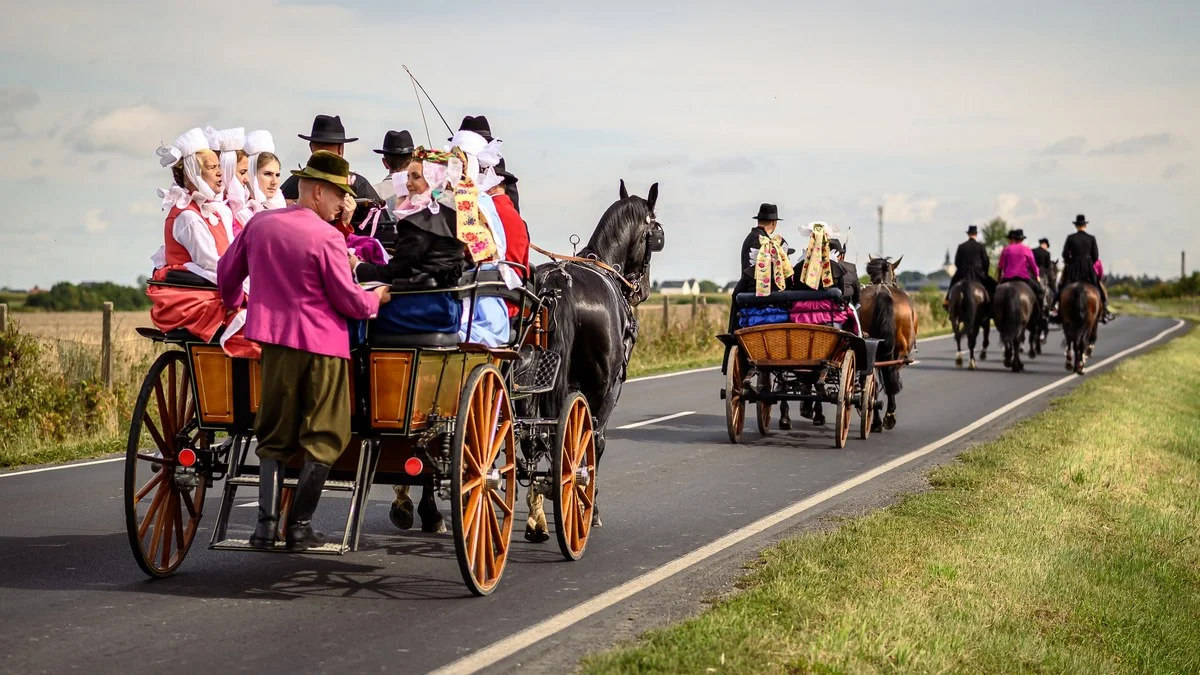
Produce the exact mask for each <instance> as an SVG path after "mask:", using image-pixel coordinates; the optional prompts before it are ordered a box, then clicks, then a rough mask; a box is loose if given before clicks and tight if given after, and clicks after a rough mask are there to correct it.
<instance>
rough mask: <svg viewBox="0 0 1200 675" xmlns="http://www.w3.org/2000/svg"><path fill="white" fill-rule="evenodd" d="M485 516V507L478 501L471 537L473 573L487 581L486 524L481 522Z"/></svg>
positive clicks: (481, 579)
mask: <svg viewBox="0 0 1200 675" xmlns="http://www.w3.org/2000/svg"><path fill="white" fill-rule="evenodd" d="M486 517H487V508H486V507H485V505H484V504H482V503H479V504H478V506H477V507H476V513H475V528H474V529H475V536H474V537H473V538H472V540H473V542H474V544H475V547H474V549H473V552H474V554H475V556H474V560H475V574H476V577H477V578H478V579H479V580H480V581H487V563H486V562H485V560H486V559H485V557H484V549H485V547H486V546H487V526H485V525H484V524H483V523H482V522H480V521H482V520H483V519H484V518H486Z"/></svg>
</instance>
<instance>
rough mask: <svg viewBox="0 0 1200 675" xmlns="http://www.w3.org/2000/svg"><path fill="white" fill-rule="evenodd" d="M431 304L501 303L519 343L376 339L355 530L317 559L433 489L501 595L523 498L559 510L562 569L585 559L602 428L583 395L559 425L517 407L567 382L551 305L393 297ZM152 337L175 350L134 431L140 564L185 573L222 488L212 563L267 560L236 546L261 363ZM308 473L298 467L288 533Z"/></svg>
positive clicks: (361, 394) (475, 578)
mask: <svg viewBox="0 0 1200 675" xmlns="http://www.w3.org/2000/svg"><path fill="white" fill-rule="evenodd" d="M152 283H157V282H152ZM164 283H170V282H169V281H167V282H164ZM209 288H214V287H211V286H210V287H209ZM214 292H215V289H214ZM421 293H451V294H453V295H454V296H455V297H456V298H458V299H468V300H470V301H471V302H472V304H473V303H474V301H475V300H476V299H477V298H480V297H484V296H498V297H502V298H504V299H505V300H507V301H509V302H511V303H513V304H515V305H517V306H518V307H519V308H520V311H519V312H518V313H517V315H516V317H515V318H514V320H513V331H512V336H513V337H512V339H511V340H510V342H509V343H507V344H505V345H502V346H501V347H500V348H494V349H493V348H488V347H484V346H482V345H474V344H459V342H458V338H457V334H456V333H427V334H415V335H388V334H377V333H374V332H371V331H369V329H368V331H367V334H366V339H365V341H363V342H362V343H361V344H359V345H357V346H356V347H355V348H354V349H353V350H352V356H351V366H352V367H351V375H350V391H351V401H352V404H353V413H352V428H353V432H354V441H352V442H351V444H350V446H349V448H348V449H347V450H346V451H345V452H344V453H343V454H342V455H341V457H340V458H339V459H338V461H337V463H336V464H335V465H334V466H333V469H332V471H331V472H330V475H329V480H328V481H327V482H326V484H325V488H326V489H327V490H331V491H344V492H348V493H349V500H348V514H347V517H346V526H345V530H344V533H343V534H342V537H341V540H340V541H334V542H330V543H327V544H325V545H324V546H321V547H319V548H314V549H310V551H309V552H312V553H328V554H342V553H345V552H347V551H354V550H357V548H358V545H359V539H360V535H361V532H362V526H363V519H364V515H365V511H366V507H367V499H368V494H369V492H370V488H371V486H372V485H379V484H384V485H424V486H427V487H432V488H433V489H435V490H436V491H437V492H438V494H439V495H440V496H442V497H443V498H445V499H448V500H449V502H450V505H451V515H450V519H451V524H452V532H453V539H454V546H455V552H456V555H457V559H458V565H459V569H460V571H461V573H462V577H463V580H464V582H465V583H466V585H467V586H468V588H469V589H470V590H471V591H472V592H473V593H475V594H477V595H486V594H488V593H490V592H491V591H492V590H493V589H494V588H495V587H496V585H497V583H498V582H499V581H500V578H501V575H502V574H503V572H504V567H505V563H506V562H507V559H508V552H509V541H510V534H511V532H512V526H513V518H514V501H515V497H516V492H517V485H518V483H521V484H523V485H526V486H528V489H530V490H534V491H537V492H538V493H539V494H544V495H546V496H547V497H549V499H550V500H551V501H552V503H553V504H554V516H555V520H556V523H557V527H556V530H557V538H558V543H559V547H560V549H561V550H562V553H563V555H564V556H565V557H566V558H568V559H571V560H575V559H578V558H579V557H580V556H581V555H582V554H583V552H584V549H585V547H586V546H587V541H588V535H589V533H590V529H591V523H592V511H593V508H594V500H595V493H596V481H595V467H596V450H595V441H594V438H593V424H594V421H593V417H592V413H591V411H590V409H589V407H588V403H587V400H586V399H585V398H584V397H583V396H582V395H580V394H578V393H571V394H570V395H569V396H568V397H567V398H566V401H565V403H564V404H563V405H562V406H561V408H560V410H559V411H558V415H557V416H556V417H549V418H545V417H533V416H528V417H526V416H520V415H519V414H518V413H517V412H515V411H516V410H519V409H521V408H525V407H528V408H530V409H534V410H536V409H537V408H538V406H520V407H514V402H519V401H520V400H522V399H527V398H529V397H531V396H534V395H536V394H538V393H541V392H545V391H549V390H550V389H551V388H552V387H553V384H554V380H555V377H556V374H557V371H558V367H559V360H558V358H557V355H556V354H555V353H553V352H552V351H551V350H549V349H547V338H548V329H549V326H548V323H549V320H548V316H549V313H548V307H547V305H548V300H547V298H546V297H544V296H542V295H539V294H538V293H537V292H536V291H535V290H534V289H533V288H532V287H531V286H530V285H526V286H521V287H518V288H515V289H510V288H508V286H507V285H506V284H505V283H504V282H503V281H502V279H501V278H500V275H499V274H498V273H497V272H496V271H495V270H492V271H483V272H480V271H478V270H475V271H472V272H469V273H468V274H467V275H466V276H464V277H463V279H462V280H461V282H460V283H459V285H458V286H456V287H455V288H451V289H445V288H440V289H430V288H411V287H403V286H400V285H395V284H394V285H393V287H392V294H393V298H397V297H403V296H405V295H412V294H421ZM139 332H140V333H141V334H142V335H143V336H145V337H147V338H149V339H151V340H154V341H156V342H160V343H163V344H165V345H167V346H168V347H169V349H168V350H167V351H166V352H164V353H163V354H162V355H161V356H160V357H159V358H158V359H157V360H156V361H155V362H154V364H153V365H152V366H151V367H150V370H149V372H148V373H147V375H146V378H145V380H144V382H143V385H142V388H141V392H140V394H139V396H138V398H137V402H136V406H135V408H134V412H133V419H132V422H131V424H130V430H129V445H128V450H127V453H128V454H127V460H126V469H125V506H126V524H127V528H128V532H129V541H130V544H131V546H132V549H133V553H134V557H135V558H136V560H137V563H138V565H139V566H141V568H142V569H143V570H144V571H145V572H146V573H147V574H150V575H151V576H155V577H162V576H167V575H169V574H171V573H172V572H174V571H175V570H176V568H178V567H179V565H180V563H182V562H183V559H184V557H186V555H187V553H188V550H189V548H190V547H191V545H192V542H193V540H194V539H195V537H196V533H197V530H198V528H199V525H200V521H201V519H202V517H203V516H204V511H205V495H206V493H207V491H208V490H209V489H211V488H213V486H214V485H215V483H216V482H217V481H219V480H222V479H224V491H223V494H222V496H221V499H220V501H219V508H218V512H217V516H216V520H215V522H214V524H213V528H212V539H211V543H210V548H214V549H223V550H264V549H256V548H252V547H251V546H250V544H249V542H248V540H247V539H235V538H231V537H230V536H229V525H230V520H231V516H232V514H233V513H234V509H233V507H234V506H235V504H234V501H235V495H236V493H237V490H238V489H239V488H242V487H248V486H257V484H258V466H257V465H256V464H253V463H250V462H248V461H247V460H248V458H249V456H250V455H251V454H252V453H251V452H250V449H251V445H252V438H251V437H252V436H253V428H254V418H255V414H256V413H257V411H258V409H259V403H260V400H261V384H260V381H261V377H260V367H259V362H257V361H253V360H249V359H234V358H230V357H229V356H228V355H226V353H225V352H224V351H223V350H222V348H221V347H220V346H219V345H218V344H216V343H213V342H204V341H201V340H198V339H196V338H195V337H193V336H191V335H190V334H187V333H179V332H173V333H168V334H164V333H162V332H160V331H157V330H154V329H139ZM468 333H469V330H468ZM543 409H544V408H543ZM219 437H224V438H219ZM221 441H223V442H221ZM518 446H520V449H518ZM301 454H302V453H301ZM301 460H302V457H301V456H297V457H296V458H295V460H294V461H293V462H292V463H291V464H289V465H288V466H287V467H285V470H284V496H283V513H282V514H281V518H280V523H284V522H286V509H287V507H288V504H289V498H290V492H291V489H292V488H294V486H295V485H296V479H297V475H298V471H299V466H300V462H301ZM255 494H257V492H255ZM282 540H283V537H282V535H281V536H280V541H281V542H282ZM275 550H278V551H283V550H285V548H284V547H283V545H282V543H280V544H279V545H277V547H276V549H275Z"/></svg>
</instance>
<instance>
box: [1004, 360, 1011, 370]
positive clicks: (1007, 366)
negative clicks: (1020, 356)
mask: <svg viewBox="0 0 1200 675" xmlns="http://www.w3.org/2000/svg"><path fill="white" fill-rule="evenodd" d="M1012 364H1013V362H1012V359H1004V367H1005V368H1012Z"/></svg>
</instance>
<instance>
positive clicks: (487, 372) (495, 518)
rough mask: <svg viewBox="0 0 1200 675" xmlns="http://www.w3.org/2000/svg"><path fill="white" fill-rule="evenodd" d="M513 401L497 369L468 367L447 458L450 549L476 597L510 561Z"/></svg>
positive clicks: (513, 489)
mask: <svg viewBox="0 0 1200 675" xmlns="http://www.w3.org/2000/svg"><path fill="white" fill-rule="evenodd" d="M516 448H517V443H516V439H515V437H514V434H513V412H512V403H511V401H510V400H509V398H508V390H507V389H506V388H505V385H504V379H503V378H502V377H501V376H500V371H499V370H497V369H496V367H495V366H493V365H491V364H485V365H481V366H478V367H476V368H475V370H473V371H471V375H470V377H468V378H467V383H466V386H465V387H463V391H462V395H461V398H460V399H459V404H458V420H457V423H456V424H455V427H454V439H453V444H452V447H451V453H452V454H451V458H450V459H451V462H450V471H451V476H450V512H451V520H452V521H453V524H454V552H455V554H456V556H457V558H458V569H459V571H461V572H462V576H463V581H464V582H466V584H467V588H469V589H471V592H472V593H474V594H475V595H487V594H489V593H491V592H492V591H493V590H494V589H495V588H496V584H498V583H499V582H500V577H501V576H502V575H503V574H504V565H505V563H507V562H508V550H509V541H510V539H511V538H512V528H513V502H514V500H515V498H516V495H517V455H516Z"/></svg>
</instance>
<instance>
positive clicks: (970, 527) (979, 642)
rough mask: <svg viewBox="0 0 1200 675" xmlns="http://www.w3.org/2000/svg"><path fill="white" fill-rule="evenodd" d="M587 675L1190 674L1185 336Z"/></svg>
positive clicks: (1194, 393)
mask: <svg viewBox="0 0 1200 675" xmlns="http://www.w3.org/2000/svg"><path fill="white" fill-rule="evenodd" d="M930 482H931V485H932V490H931V491H930V492H927V493H924V494H919V495H915V496H910V497H908V498H906V499H904V500H902V501H901V502H900V503H899V504H898V505H896V506H893V507H891V508H888V509H885V510H882V511H879V512H876V513H873V514H871V515H868V516H865V517H862V518H859V519H857V520H854V521H851V522H849V523H848V524H846V525H843V526H842V527H840V528H839V529H837V530H835V531H832V532H829V533H824V534H814V535H806V536H802V537H799V538H796V539H793V540H789V541H786V542H785V543H783V544H782V545H780V546H778V547H775V548H772V549H769V550H768V551H766V552H765V553H764V554H763V555H762V557H761V561H760V562H759V564H757V565H756V566H755V568H754V569H753V571H752V572H751V573H750V574H749V576H747V577H746V578H745V579H744V580H743V583H742V585H741V590H740V591H739V592H738V593H737V594H736V595H734V596H733V597H731V598H729V599H727V600H725V601H721V602H719V603H718V604H716V606H714V607H713V608H712V609H710V610H709V611H707V612H705V613H704V614H702V615H701V616H699V617H697V618H695V619H693V620H691V621H688V622H686V623H684V624H682V625H679V626H675V627H671V628H667V629H663V630H658V631H654V632H651V633H649V634H647V635H645V636H643V638H642V639H641V640H640V642H638V643H637V644H636V645H632V646H630V647H628V648H625V649H620V650H616V651H613V652H611V653H607V654H601V655H596V656H593V657H590V658H588V659H587V660H586V661H585V662H584V670H585V671H586V672H591V673H612V672H638V673H643V672H670V673H705V672H781V673H782V672H786V673H808V672H813V673H858V672H920V673H945V672H961V673H978V672H986V673H1010V672H1070V673H1106V672H1177V673H1196V672H1200V535H1198V533H1200V332H1197V331H1192V332H1191V333H1189V334H1188V335H1186V336H1185V337H1182V338H1179V339H1177V340H1174V341H1173V342H1171V343H1169V344H1167V345H1166V346H1164V347H1162V348H1159V349H1157V350H1155V351H1153V352H1151V353H1150V354H1148V355H1146V356H1143V357H1140V358H1137V359H1135V360H1132V361H1129V362H1125V363H1123V364H1121V365H1119V366H1118V367H1117V368H1116V369H1115V370H1113V371H1112V372H1109V373H1104V374H1100V375H1098V376H1089V377H1088V378H1087V381H1086V382H1084V383H1083V384H1082V385H1081V386H1080V387H1079V388H1078V389H1077V390H1076V391H1074V392H1073V393H1072V394H1070V395H1069V396H1067V397H1065V398H1063V399H1061V400H1059V401H1057V402H1056V403H1054V404H1053V405H1052V407H1051V409H1050V410H1048V411H1046V412H1044V413H1042V414H1040V415H1038V416H1036V417H1034V418H1032V419H1030V420H1029V421H1027V422H1024V423H1022V424H1020V425H1018V426H1017V427H1016V428H1014V429H1013V430H1011V431H1009V432H1007V433H1006V434H1005V435H1003V436H1002V437H1001V438H999V439H998V440H996V441H995V442H991V443H987V444H985V445H981V446H979V447H977V448H975V449H973V450H971V451H969V452H967V453H966V454H964V455H962V456H961V458H960V459H959V460H957V461H955V462H954V463H952V464H950V465H948V466H945V467H942V468H940V469H937V470H936V471H934V472H933V473H932V475H931V476H930Z"/></svg>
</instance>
